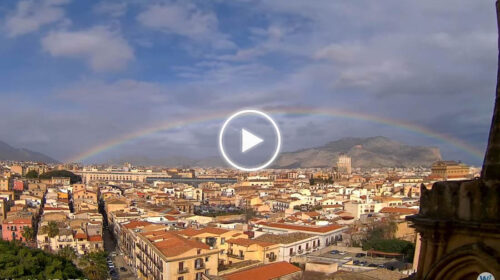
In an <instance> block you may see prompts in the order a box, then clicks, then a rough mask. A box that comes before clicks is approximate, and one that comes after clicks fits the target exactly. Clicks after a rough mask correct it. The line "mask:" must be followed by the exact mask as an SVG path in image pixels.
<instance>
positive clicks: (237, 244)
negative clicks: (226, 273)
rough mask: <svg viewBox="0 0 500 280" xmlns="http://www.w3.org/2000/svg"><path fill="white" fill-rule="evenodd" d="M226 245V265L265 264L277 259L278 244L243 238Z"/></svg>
mask: <svg viewBox="0 0 500 280" xmlns="http://www.w3.org/2000/svg"><path fill="white" fill-rule="evenodd" d="M227 243H228V248H227V254H226V255H225V256H226V258H227V260H226V262H227V264H232V263H238V262H242V261H259V262H261V263H265V264H266V263H272V262H275V261H276V260H277V259H278V254H279V245H278V244H274V243H271V242H265V241H259V240H254V239H245V238H235V239H230V240H228V241H227Z"/></svg>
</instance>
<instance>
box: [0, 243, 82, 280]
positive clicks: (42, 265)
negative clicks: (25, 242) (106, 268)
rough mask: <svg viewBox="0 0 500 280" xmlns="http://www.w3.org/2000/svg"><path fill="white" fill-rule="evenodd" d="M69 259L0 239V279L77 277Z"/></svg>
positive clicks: (78, 273)
mask: <svg viewBox="0 0 500 280" xmlns="http://www.w3.org/2000/svg"><path fill="white" fill-rule="evenodd" d="M78 278H80V279H81V278H84V274H83V273H82V271H80V270H79V269H78V268H77V267H76V266H75V265H74V264H73V263H72V262H71V261H69V260H67V259H64V258H61V257H59V256H56V255H52V254H49V253H46V252H44V251H42V250H39V249H30V248H28V247H25V246H22V245H19V244H16V243H14V242H6V241H3V240H0V279H78Z"/></svg>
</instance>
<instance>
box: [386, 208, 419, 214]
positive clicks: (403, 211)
mask: <svg viewBox="0 0 500 280" xmlns="http://www.w3.org/2000/svg"><path fill="white" fill-rule="evenodd" d="M380 213H395V214H408V215H411V214H417V213H418V210H417V209H412V208H403V207H384V208H382V209H381V210H380Z"/></svg>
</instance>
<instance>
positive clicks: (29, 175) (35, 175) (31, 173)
mask: <svg viewBox="0 0 500 280" xmlns="http://www.w3.org/2000/svg"><path fill="white" fill-rule="evenodd" d="M25 177H26V178H29V179H36V178H38V172H37V171H36V170H30V171H28V173H26V175H25Z"/></svg>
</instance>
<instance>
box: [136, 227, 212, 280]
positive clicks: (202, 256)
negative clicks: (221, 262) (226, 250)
mask: <svg viewBox="0 0 500 280" xmlns="http://www.w3.org/2000/svg"><path fill="white" fill-rule="evenodd" d="M137 237H138V240H137V243H136V247H135V251H136V252H135V255H136V263H135V268H136V271H137V276H138V278H140V279H165V280H167V279H168V280H171V279H176V280H201V279H202V278H203V275H217V266H218V254H219V249H210V246H208V245H207V244H204V243H202V242H200V241H197V240H193V239H188V238H185V237H182V236H180V235H179V234H177V233H175V232H173V231H166V230H159V231H150V232H142V233H138V235H137Z"/></svg>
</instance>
